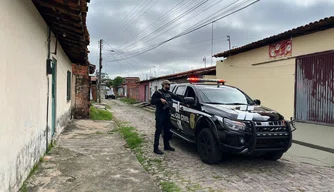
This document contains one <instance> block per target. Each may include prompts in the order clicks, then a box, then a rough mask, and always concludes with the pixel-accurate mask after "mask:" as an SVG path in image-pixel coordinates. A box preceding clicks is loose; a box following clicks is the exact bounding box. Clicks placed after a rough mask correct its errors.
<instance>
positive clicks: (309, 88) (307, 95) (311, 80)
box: [295, 52, 334, 125]
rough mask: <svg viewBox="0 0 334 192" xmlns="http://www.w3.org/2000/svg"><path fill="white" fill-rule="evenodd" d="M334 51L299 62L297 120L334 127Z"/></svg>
mask: <svg viewBox="0 0 334 192" xmlns="http://www.w3.org/2000/svg"><path fill="white" fill-rule="evenodd" d="M333 73H334V52H324V53H318V54H314V55H308V56H303V57H299V58H297V59H296V85H295V93H296V94H295V118H296V120H297V121H299V122H310V123H317V124H328V125H334V98H333V97H334V83H333V81H334V80H333V79H334V75H333Z"/></svg>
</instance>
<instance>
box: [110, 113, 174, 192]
mask: <svg viewBox="0 0 334 192" xmlns="http://www.w3.org/2000/svg"><path fill="white" fill-rule="evenodd" d="M115 122H116V124H117V125H118V127H119V128H118V129H117V130H112V131H109V134H112V133H114V132H115V131H119V132H120V134H121V135H122V136H123V138H124V139H125V141H126V143H127V145H128V147H129V148H130V149H131V150H132V151H133V152H134V153H135V155H136V157H137V160H138V162H139V163H140V164H141V165H142V166H143V167H144V169H145V170H146V171H147V172H149V171H152V167H156V168H157V169H158V170H159V172H162V173H163V174H164V176H166V177H168V176H169V175H170V174H171V173H170V172H167V171H166V170H165V168H164V167H163V166H162V159H159V158H148V157H146V156H145V154H144V152H143V150H142V144H143V143H144V142H145V140H144V136H145V135H143V134H142V135H140V134H138V132H137V131H136V128H134V127H132V126H129V125H127V124H126V123H124V122H123V123H122V122H119V121H117V119H115ZM160 185H161V187H162V191H164V192H180V191H181V189H180V188H179V187H178V186H177V185H176V184H175V183H173V182H166V181H164V182H161V183H160Z"/></svg>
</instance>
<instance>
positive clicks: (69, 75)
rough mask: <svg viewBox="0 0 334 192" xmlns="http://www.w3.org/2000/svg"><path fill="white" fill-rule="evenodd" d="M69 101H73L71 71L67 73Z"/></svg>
mask: <svg viewBox="0 0 334 192" xmlns="http://www.w3.org/2000/svg"><path fill="white" fill-rule="evenodd" d="M66 95H67V101H70V100H71V71H67V94H66Z"/></svg>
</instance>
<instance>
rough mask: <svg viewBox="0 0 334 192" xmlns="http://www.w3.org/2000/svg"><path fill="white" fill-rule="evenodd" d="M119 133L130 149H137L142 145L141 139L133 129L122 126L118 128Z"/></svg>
mask: <svg viewBox="0 0 334 192" xmlns="http://www.w3.org/2000/svg"><path fill="white" fill-rule="evenodd" d="M119 132H120V133H121V135H122V136H123V137H124V139H125V141H126V142H127V144H128V146H129V147H130V149H136V148H139V147H140V145H141V144H142V143H143V138H141V137H140V136H139V134H138V133H137V132H136V131H135V128H134V127H130V126H122V127H120V129H119Z"/></svg>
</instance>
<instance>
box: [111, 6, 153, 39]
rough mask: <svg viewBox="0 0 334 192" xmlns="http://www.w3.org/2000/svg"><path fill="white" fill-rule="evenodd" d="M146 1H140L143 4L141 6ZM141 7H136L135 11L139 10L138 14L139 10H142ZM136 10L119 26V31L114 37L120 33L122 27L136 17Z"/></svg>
mask: <svg viewBox="0 0 334 192" xmlns="http://www.w3.org/2000/svg"><path fill="white" fill-rule="evenodd" d="M147 1H148V0H145V1H142V2H143V3H142V5H144V4H145V3H146V2H147ZM151 1H152V0H151ZM142 5H140V6H139V7H138V9H137V10H140V11H139V12H141V10H142V9H143V8H142ZM137 10H136V11H134V13H132V14H131V16H130V18H129V19H128V20H127V21H126V22H124V23H123V24H122V25H121V26H120V29H119V31H118V32H117V33H116V35H118V34H119V33H120V32H121V31H122V29H123V28H124V26H126V25H127V23H128V22H129V21H131V19H132V18H135V17H136V16H137V13H139V12H137Z"/></svg>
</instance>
